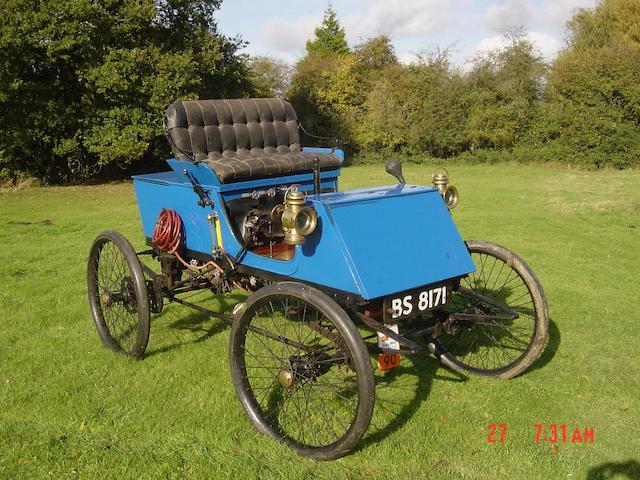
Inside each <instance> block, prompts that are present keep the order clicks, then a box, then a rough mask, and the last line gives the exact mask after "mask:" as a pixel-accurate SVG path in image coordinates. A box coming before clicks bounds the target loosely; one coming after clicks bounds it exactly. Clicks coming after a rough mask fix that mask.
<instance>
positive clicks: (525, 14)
mask: <svg viewBox="0 0 640 480" xmlns="http://www.w3.org/2000/svg"><path fill="white" fill-rule="evenodd" d="M596 3H597V0H542V1H541V2H534V1H533V0H503V1H502V2H499V3H495V4H493V5H491V6H490V7H489V8H488V9H487V11H486V13H485V16H484V20H485V25H486V27H487V28H488V29H489V30H492V31H494V32H499V33H502V32H504V31H505V30H510V29H517V28H520V27H523V28H525V29H532V30H536V31H547V32H549V31H552V32H554V33H556V34H560V33H561V32H563V31H564V29H565V26H566V23H567V21H568V20H569V19H570V18H571V16H572V15H573V13H574V11H575V10H576V9H577V8H591V7H593V6H595V5H596Z"/></svg>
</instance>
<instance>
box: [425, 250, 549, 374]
mask: <svg viewBox="0 0 640 480" xmlns="http://www.w3.org/2000/svg"><path fill="white" fill-rule="evenodd" d="M470 253H471V257H472V259H473V261H474V263H475V265H476V269H477V270H476V272H474V273H472V274H470V275H469V276H467V277H466V278H463V279H462V280H461V283H460V286H461V287H462V288H461V289H460V291H457V292H455V293H454V294H453V297H452V303H451V305H450V307H449V308H448V309H447V310H446V314H447V315H448V314H450V313H454V312H455V313H462V314H463V315H465V316H466V317H467V318H466V319H464V320H456V321H454V322H451V324H450V326H449V331H448V332H447V331H445V333H443V334H442V335H440V336H439V337H438V339H437V342H438V345H439V346H440V348H441V349H443V350H444V351H446V352H447V353H449V354H450V355H451V356H452V357H453V358H452V361H454V362H455V363H457V364H458V365H460V366H462V367H464V368H465V369H467V370H470V371H473V372H477V373H500V372H501V371H504V370H507V369H509V368H510V367H511V366H513V365H514V364H516V363H518V362H519V360H520V359H522V358H523V357H524V356H525V355H526V354H527V352H528V350H529V348H530V347H531V344H532V342H533V340H534V338H535V331H536V321H537V320H536V319H537V311H536V304H535V299H534V297H533V295H532V293H531V291H530V288H529V286H528V285H527V282H526V281H525V279H524V278H523V276H522V274H521V273H520V272H519V271H518V270H517V268H516V267H515V264H514V259H513V258H512V259H511V260H510V261H509V260H508V261H505V260H504V259H502V258H500V257H498V256H496V255H495V254H489V253H486V252H483V251H472V252H470ZM465 288H466V289H468V290H469V292H468V293H467V292H465V291H464V290H463V289H465ZM474 293H479V294H480V295H481V296H477V295H475V294H474ZM484 297H487V298H486V299H485V298H484ZM492 302H494V303H495V304H492ZM498 305H502V306H505V307H507V309H504V308H499V307H498ZM508 310H511V311H512V312H515V313H516V314H517V318H515V319H514V318H513V315H511V314H510V313H509V311H508Z"/></svg>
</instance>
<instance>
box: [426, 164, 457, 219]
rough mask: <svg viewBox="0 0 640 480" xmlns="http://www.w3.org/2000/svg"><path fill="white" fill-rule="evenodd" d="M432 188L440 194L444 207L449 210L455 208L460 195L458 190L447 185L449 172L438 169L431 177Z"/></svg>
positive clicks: (441, 168)
mask: <svg viewBox="0 0 640 480" xmlns="http://www.w3.org/2000/svg"><path fill="white" fill-rule="evenodd" d="M431 182H432V183H433V186H434V187H436V189H437V190H438V191H439V192H440V195H442V199H443V200H444V203H445V205H446V206H447V208H448V209H449V210H451V209H453V208H456V205H458V200H459V199H460V195H459V194H458V189H457V188H456V187H454V186H453V185H449V172H448V171H447V169H446V168H444V167H438V168H436V170H435V171H434V172H433V175H432V177H431Z"/></svg>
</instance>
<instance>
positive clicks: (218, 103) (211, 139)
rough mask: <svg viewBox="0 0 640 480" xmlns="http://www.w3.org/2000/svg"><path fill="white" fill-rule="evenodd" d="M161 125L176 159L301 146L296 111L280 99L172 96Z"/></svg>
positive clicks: (273, 151) (261, 152) (203, 157)
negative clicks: (183, 97)
mask: <svg viewBox="0 0 640 480" xmlns="http://www.w3.org/2000/svg"><path fill="white" fill-rule="evenodd" d="M165 129H166V131H167V134H168V138H169V143H170V144H171V149H172V150H173V153H174V155H175V156H176V158H177V159H178V160H195V161H197V162H200V161H204V160H206V159H212V160H213V159H220V158H221V157H235V156H238V155H242V154H251V153H256V154H264V153H276V152H280V153H288V152H299V151H300V150H301V148H300V135H299V133H298V120H297V117H296V112H295V111H294V110H293V107H292V106H291V104H290V103H289V102H287V101H284V100H282V99H280V98H243V99H234V100H178V101H176V102H174V103H172V104H171V106H169V108H167V110H166V112H165Z"/></svg>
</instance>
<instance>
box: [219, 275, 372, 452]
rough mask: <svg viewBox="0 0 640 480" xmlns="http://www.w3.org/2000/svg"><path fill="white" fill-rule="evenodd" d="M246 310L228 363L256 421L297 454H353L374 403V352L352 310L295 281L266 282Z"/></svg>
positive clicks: (233, 333)
mask: <svg viewBox="0 0 640 480" xmlns="http://www.w3.org/2000/svg"><path fill="white" fill-rule="evenodd" d="M244 308H245V309H244V311H243V312H238V314H237V315H238V316H237V318H236V319H235V322H234V324H233V327H232V329H231V341H230V364H231V375H232V378H233V384H234V387H235V389H236V393H237V395H238V398H239V400H240V403H241V404H242V406H243V408H244V410H245V412H246V414H247V416H248V417H249V419H250V420H251V422H252V423H253V424H254V425H255V426H256V428H257V429H258V430H259V431H260V432H262V433H264V434H266V435H270V436H272V437H274V438H276V439H277V440H279V441H281V442H283V443H285V444H286V445H288V446H289V447H290V448H292V449H293V450H294V451H295V452H297V453H298V454H300V455H304V456H308V457H313V458H316V459H320V460H331V459H334V458H338V457H340V456H342V455H345V454H346V453H348V452H349V451H350V450H352V449H353V448H354V447H355V446H356V444H357V443H358V441H359V440H360V439H361V438H362V436H363V435H364V433H365V432H366V430H367V428H368V427H369V422H370V421H371V415H372V413H373V405H374V383H373V372H372V370H371V363H370V360H369V355H368V353H367V349H366V347H365V344H364V341H363V340H362V338H361V337H360V335H359V334H358V332H357V330H356V328H355V326H354V324H353V323H352V322H351V320H350V319H349V317H348V315H347V314H346V313H345V311H344V310H343V309H342V308H341V307H340V306H338V304H336V303H335V302H334V301H333V300H332V299H330V298H329V297H328V296H327V295H325V294H324V293H322V292H320V291H319V290H317V289H315V288H311V287H308V286H305V285H302V284H299V283H293V282H282V283H276V284H272V285H268V286H266V287H263V288H262V289H260V290H258V291H257V292H256V293H255V294H253V295H252V296H251V297H250V298H249V299H248V300H247V302H246V304H245V306H244Z"/></svg>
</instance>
